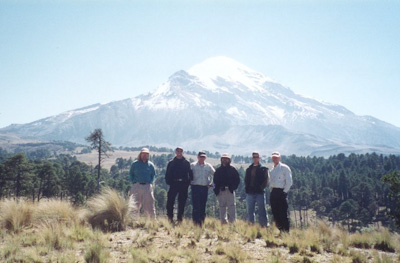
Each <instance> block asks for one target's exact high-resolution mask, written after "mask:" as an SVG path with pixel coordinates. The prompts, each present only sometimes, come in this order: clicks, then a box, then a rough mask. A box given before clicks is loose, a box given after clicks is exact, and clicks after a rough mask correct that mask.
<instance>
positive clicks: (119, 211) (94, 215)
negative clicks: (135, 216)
mask: <svg viewBox="0 0 400 263" xmlns="http://www.w3.org/2000/svg"><path fill="white" fill-rule="evenodd" d="M135 207H136V206H135V204H134V202H133V200H132V199H131V198H130V199H128V200H127V199H125V198H124V197H123V196H121V195H120V194H118V193H117V192H116V191H115V190H113V189H110V188H105V189H104V190H103V191H102V192H101V193H100V194H99V195H97V196H95V197H93V198H91V199H90V200H89V201H88V202H87V209H88V215H87V216H88V221H89V223H90V224H91V225H92V227H93V228H99V229H101V230H103V231H121V230H124V229H125V228H126V225H127V221H128V218H129V216H130V215H131V214H132V213H133V211H136V209H135Z"/></svg>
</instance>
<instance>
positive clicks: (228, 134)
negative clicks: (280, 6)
mask: <svg viewBox="0 0 400 263" xmlns="http://www.w3.org/2000/svg"><path fill="white" fill-rule="evenodd" d="M278 127H279V128H278ZM95 128H102V129H103V131H104V134H105V135H106V137H107V138H108V140H109V141H110V142H111V143H112V144H114V145H122V146H134V145H155V146H167V147H171V148H173V147H175V146H176V145H183V146H186V147H189V148H191V149H207V150H210V151H231V152H233V151H235V152H236V151H237V152H238V154H248V153H249V152H251V151H252V149H260V148H261V149H260V150H264V151H268V152H271V151H273V150H280V151H282V152H284V153H286V154H292V153H293V154H297V155H309V154H311V155H323V156H326V155H330V154H335V153H339V152H342V151H343V152H344V153H350V152H358V153H360V152H361V153H362V152H368V151H373V150H376V151H378V152H380V153H395V154H400V128H398V127H395V126H394V125H391V124H389V123H386V122H383V121H380V120H379V119H376V118H374V117H372V116H357V115H355V114H354V113H353V112H351V111H349V110H348V109H346V108H345V107H343V106H340V105H335V104H331V103H326V102H322V101H319V100H315V99H312V98H308V97H305V96H302V95H299V94H296V93H295V92H293V91H292V90H291V89H289V88H287V87H285V86H283V85H281V84H279V83H277V82H275V81H273V80H272V79H270V78H268V77H265V76H264V75H263V74H261V73H259V72H257V71H253V70H251V69H250V68H248V67H247V66H245V65H243V64H240V63H239V62H235V61H234V60H232V59H230V58H226V57H216V58H210V59H207V60H205V61H204V62H202V63H199V64H196V65H195V66H193V67H192V68H190V69H189V70H187V71H185V70H180V71H177V72H176V73H174V74H172V75H171V76H170V77H169V79H168V80H167V81H166V82H165V83H163V84H161V85H160V86H159V87H158V88H157V89H156V90H154V91H152V92H149V93H146V94H142V95H139V96H136V97H134V98H128V99H124V100H120V101H113V102H110V103H106V104H93V105H90V106H87V107H82V108H79V109H76V110H71V111H66V112H64V113H61V114H58V115H55V116H51V117H48V118H44V119H41V120H38V121H35V122H32V123H28V124H20V125H11V126H8V127H6V128H3V129H0V132H2V131H3V132H15V133H16V134H19V135H22V136H28V135H30V136H34V137H35V136H36V137H39V138H41V139H50V140H60V139H63V140H70V141H73V142H78V143H83V142H84V138H85V137H86V136H87V135H88V134H89V133H90V132H91V131H92V130H93V129H95ZM283 134H285V136H282V135H283ZM254 137H255V138H254ZM249 142H251V143H249Z"/></svg>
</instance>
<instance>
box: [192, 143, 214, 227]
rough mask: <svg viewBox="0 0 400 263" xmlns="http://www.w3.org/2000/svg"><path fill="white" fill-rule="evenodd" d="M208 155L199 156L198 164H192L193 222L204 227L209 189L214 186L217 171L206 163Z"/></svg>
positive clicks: (199, 154)
mask: <svg viewBox="0 0 400 263" xmlns="http://www.w3.org/2000/svg"><path fill="white" fill-rule="evenodd" d="M206 158H207V155H206V153H205V152H204V151H200V152H199V153H198V154H197V162H193V163H191V164H190V168H191V169H192V171H193V180H192V182H191V183H190V184H191V188H192V204H193V212H192V217H193V222H194V223H195V224H196V225H199V226H202V225H203V223H204V220H205V218H206V205H207V197H208V189H209V188H210V187H211V186H212V176H213V175H214V172H215V169H214V167H212V165H211V164H209V163H207V162H205V160H206Z"/></svg>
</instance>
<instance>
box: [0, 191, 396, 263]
mask: <svg viewBox="0 0 400 263" xmlns="http://www.w3.org/2000/svg"><path fill="white" fill-rule="evenodd" d="M100 196H103V197H102V200H103V201H104V199H105V196H107V195H105V194H104V192H103V193H102V194H101V195H100ZM108 197H109V195H108ZM112 198H114V201H111V203H112V204H111V207H113V208H112V209H110V210H113V212H110V213H106V214H107V215H109V214H115V213H114V212H115V211H127V210H124V208H123V207H126V206H124V204H126V203H125V201H128V200H127V199H124V200H122V199H123V197H122V196H115V195H114V197H112ZM103 201H102V202H103ZM101 206H102V207H108V208H109V207H110V206H109V205H107V204H106V202H105V201H104V202H103V204H102V205H101ZM87 207H89V206H87ZM13 209H20V210H21V211H19V212H15V213H14V214H13V213H11V211H14V210H13ZM48 210H51V211H48ZM105 210H107V209H105ZM93 211H95V210H93V209H92V210H91V209H89V208H82V207H73V206H71V205H70V204H69V203H68V202H65V201H62V202H61V201H57V200H48V201H43V202H40V203H30V202H24V201H19V202H16V201H14V200H4V201H1V202H0V219H1V221H0V223H1V229H0V262H178V263H179V262H218V263H220V262H246V263H247V262H249V263H251V262H319V259H324V260H325V261H324V262H384V263H385V262H400V256H399V255H398V252H399V247H400V238H399V235H398V234H396V233H392V232H390V231H389V230H387V229H386V228H382V227H381V228H380V229H373V228H369V229H368V231H364V232H361V233H348V232H346V231H344V230H342V229H341V228H338V227H334V226H329V225H327V224H326V223H325V222H323V221H319V222H316V224H314V225H311V226H309V227H308V228H306V229H296V228H292V229H291V231H290V232H289V233H280V231H279V230H278V229H277V228H276V227H275V226H274V225H272V226H271V227H269V228H264V227H261V226H259V225H258V224H249V223H248V222H245V221H242V220H237V221H236V222H235V223H232V224H221V223H220V222H219V220H218V219H213V218H207V219H206V221H205V224H204V225H203V226H202V227H199V226H196V225H194V224H193V222H192V220H189V219H184V221H183V222H182V223H181V224H178V225H175V224H171V223H170V222H169V221H168V220H167V219H166V217H163V216H158V219H157V220H150V219H148V218H144V217H143V218H138V219H134V218H132V217H130V216H129V212H127V213H126V217H125V218H124V219H121V218H122V217H119V220H120V221H119V222H123V224H124V228H125V229H126V230H127V231H125V232H113V233H110V232H108V231H109V230H111V229H110V228H109V227H106V228H96V227H95V228H92V225H91V224H89V216H88V215H90V214H93ZM96 211H100V214H102V212H101V211H104V209H103V210H96ZM107 211H109V210H107ZM102 215H104V213H103V214H102ZM103 218H105V217H103ZM107 218H108V217H107ZM111 218H114V217H111ZM106 220H107V223H108V222H113V221H112V220H109V219H106ZM9 222H12V223H9ZM121 224H122V223H121ZM107 226H108V225H107ZM120 228H121V227H117V228H116V229H120ZM116 229H113V230H116ZM104 230H106V231H104ZM254 251H256V253H255V254H254V253H253V252H254ZM120 259H121V260H120Z"/></svg>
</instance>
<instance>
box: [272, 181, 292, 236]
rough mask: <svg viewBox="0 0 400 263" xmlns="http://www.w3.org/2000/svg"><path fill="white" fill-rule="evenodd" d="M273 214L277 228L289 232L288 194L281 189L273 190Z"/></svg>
mask: <svg viewBox="0 0 400 263" xmlns="http://www.w3.org/2000/svg"><path fill="white" fill-rule="evenodd" d="M269 200H270V203H271V210H272V214H273V215H274V220H275V224H276V227H277V228H279V230H281V231H286V232H288V231H289V217H288V207H289V206H288V200H287V194H286V193H285V192H283V189H281V188H272V191H271V194H270V199H269Z"/></svg>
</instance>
